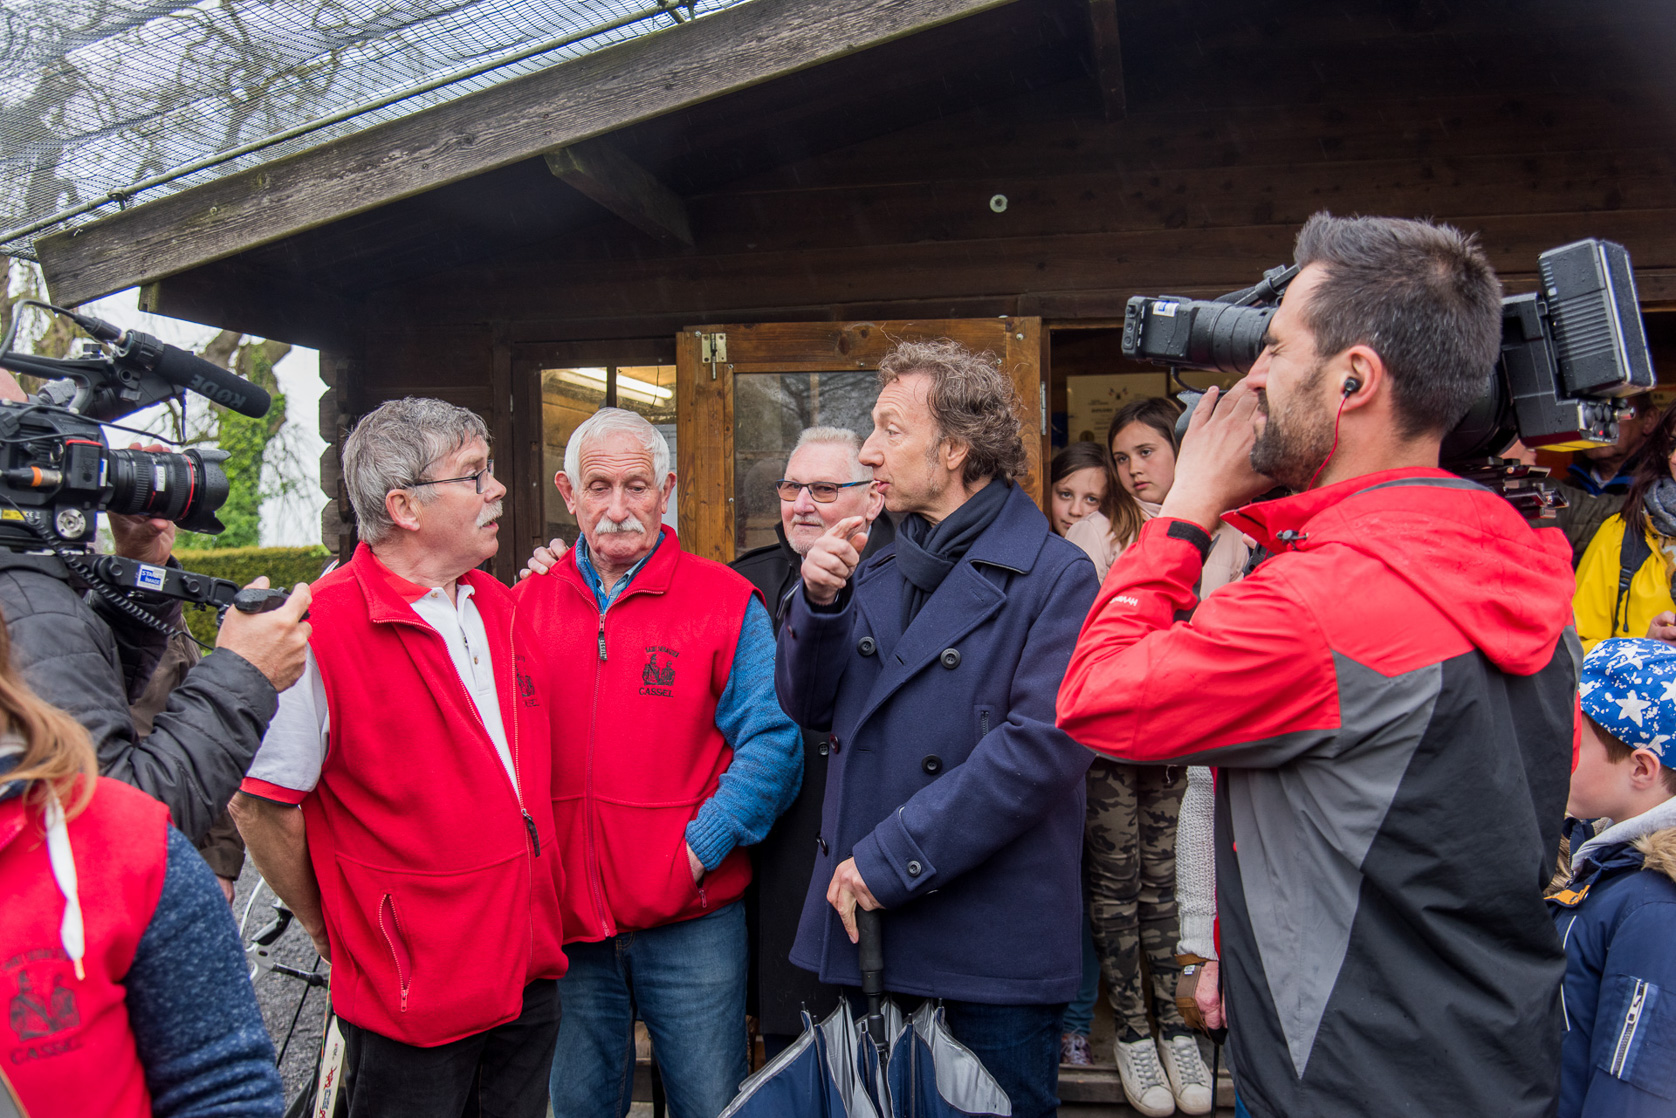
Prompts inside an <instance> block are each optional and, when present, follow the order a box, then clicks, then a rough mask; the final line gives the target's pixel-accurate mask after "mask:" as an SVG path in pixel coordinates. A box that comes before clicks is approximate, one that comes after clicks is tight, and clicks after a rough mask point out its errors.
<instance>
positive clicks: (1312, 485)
mask: <svg viewBox="0 0 1676 1118" xmlns="http://www.w3.org/2000/svg"><path fill="white" fill-rule="evenodd" d="M1349 402H1350V393H1348V392H1346V393H1345V394H1344V395H1343V396H1342V397H1340V398H1339V402H1338V414H1337V415H1335V416H1333V446H1332V449H1331V450H1329V451H1327V457H1325V458H1323V459H1321V464H1320V465H1319V466H1317V467H1315V472H1314V473H1313V474H1310V475H1309V484H1308V485H1306V486H1304V491H1305V492H1306V493H1307V492H1308V491H1309V490H1311V489H1314V488H1315V479H1316V478H1318V477H1320V476H1321V471H1322V470H1325V469H1326V468H1327V463H1328V462H1331V461H1332V460H1333V455H1335V454H1337V453H1338V424H1339V420H1341V419H1343V418H1344V405H1346V404H1348V403H1349Z"/></svg>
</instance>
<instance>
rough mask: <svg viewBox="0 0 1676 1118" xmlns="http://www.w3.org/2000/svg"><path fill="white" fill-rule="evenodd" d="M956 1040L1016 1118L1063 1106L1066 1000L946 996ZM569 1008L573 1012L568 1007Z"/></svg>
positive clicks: (1037, 1116)
mask: <svg viewBox="0 0 1676 1118" xmlns="http://www.w3.org/2000/svg"><path fill="white" fill-rule="evenodd" d="M943 1011H944V1013H945V1015H946V1017H947V1020H948V1023H949V1032H951V1033H953V1034H954V1039H956V1040H958V1041H959V1042H960V1043H962V1044H964V1045H965V1046H966V1047H968V1048H970V1049H971V1050H972V1052H973V1054H974V1055H976V1056H977V1058H978V1059H979V1060H981V1061H983V1066H984V1067H986V1068H988V1069H989V1074H991V1075H993V1076H994V1077H995V1081H996V1082H997V1083H999V1084H1000V1085H1001V1089H1002V1090H1003V1091H1005V1092H1007V1097H1008V1098H1009V1099H1011V1100H1012V1103H1013V1118H1053V1116H1054V1114H1055V1113H1056V1112H1057V1111H1058V1109H1059V1029H1060V1021H1061V1020H1062V1019H1063V1018H1064V1016H1065V1005H1064V1003H1063V1002H1061V1003H1060V1004H1059V1005H984V1004H983V1003H981V1002H953V1001H945V1002H944V1003H943ZM566 1012H567V1013H568V1012H569V1009H568V1007H567V1008H566Z"/></svg>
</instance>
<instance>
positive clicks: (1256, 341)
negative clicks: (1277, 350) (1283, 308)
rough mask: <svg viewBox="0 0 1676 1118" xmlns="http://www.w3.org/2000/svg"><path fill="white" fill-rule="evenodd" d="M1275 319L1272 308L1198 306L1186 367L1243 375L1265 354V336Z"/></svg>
mask: <svg viewBox="0 0 1676 1118" xmlns="http://www.w3.org/2000/svg"><path fill="white" fill-rule="evenodd" d="M1273 317H1274V308H1273V307H1236V306H1232V305H1230V304H1228V303H1199V304H1198V313H1197V314H1196V315H1195V316H1194V318H1193V335H1192V337H1191V339H1189V341H1188V343H1187V363H1188V364H1189V365H1193V366H1196V367H1198V368H1201V369H1216V370H1219V371H1221V372H1224V373H1238V374H1241V375H1243V374H1244V373H1246V372H1248V371H1249V370H1250V369H1251V366H1252V365H1254V364H1256V363H1257V357H1258V355H1259V354H1261V353H1262V352H1263V334H1264V332H1265V331H1266V330H1268V328H1269V319H1271V318H1273Z"/></svg>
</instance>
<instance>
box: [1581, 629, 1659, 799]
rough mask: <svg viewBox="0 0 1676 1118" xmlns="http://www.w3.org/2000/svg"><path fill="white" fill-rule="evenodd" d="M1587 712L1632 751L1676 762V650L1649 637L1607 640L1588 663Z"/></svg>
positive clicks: (1583, 695)
mask: <svg viewBox="0 0 1676 1118" xmlns="http://www.w3.org/2000/svg"><path fill="white" fill-rule="evenodd" d="M1578 697H1579V698H1580V699H1581V701H1582V704H1583V713H1584V714H1586V715H1588V716H1589V717H1590V718H1592V719H1594V720H1595V721H1596V722H1598V723H1600V725H1601V728H1602V729H1604V730H1606V731H1607V732H1609V733H1610V734H1612V736H1613V737H1615V738H1617V739H1618V740H1619V741H1621V742H1623V743H1624V744H1625V745H1627V746H1629V747H1630V748H1631V749H1650V750H1652V751H1653V752H1654V753H1655V754H1657V755H1658V759H1659V763H1660V764H1663V765H1665V766H1667V767H1676V766H1671V762H1672V761H1676V748H1673V746H1672V743H1673V741H1676V646H1672V645H1668V644H1666V643H1664V642H1663V641H1655V640H1648V639H1647V638H1645V637H1640V638H1633V639H1631V638H1626V639H1620V640H1605V641H1601V642H1600V643H1599V644H1597V645H1595V647H1594V651H1593V652H1591V653H1589V655H1588V657H1587V658H1586V659H1585V660H1584V661H1583V679H1582V683H1581V686H1580V687H1579V689H1578Z"/></svg>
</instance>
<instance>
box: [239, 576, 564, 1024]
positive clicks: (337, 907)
mask: <svg viewBox="0 0 1676 1118" xmlns="http://www.w3.org/2000/svg"><path fill="white" fill-rule="evenodd" d="M460 581H461V582H462V583H465V584H467V585H469V586H471V587H472V590H473V598H472V602H473V604H474V605H475V606H476V607H477V610H478V612H479V613H480V614H481V615H482V618H483V626H484V629H485V630H486V631H487V632H488V635H489V649H490V654H491V655H492V656H493V657H494V664H495V677H496V684H497V690H498V691H499V694H500V709H501V720H502V724H503V725H504V727H505V730H506V739H507V745H508V747H509V748H510V750H511V753H512V761H513V767H514V768H515V769H516V770H517V773H518V785H517V787H516V788H514V787H513V784H512V782H511V781H509V780H508V779H507V776H506V768H505V766H503V765H502V764H501V761H500V757H499V755H498V754H497V752H496V750H495V746H494V742H493V741H492V740H491V739H490V737H489V733H488V730H487V729H485V728H484V725H483V720H482V718H481V717H480V716H479V715H478V713H477V708H476V706H475V705H474V704H473V702H472V699H471V695H470V694H469V693H468V692H467V691H466V687H465V684H464V683H463V682H462V681H461V680H460V677H459V673H458V672H457V671H456V670H455V667H454V663H453V661H452V659H451V658H450V657H449V653H448V648H447V646H446V645H445V644H444V642H443V638H442V636H441V635H440V634H439V633H438V632H437V631H436V630H435V629H433V628H431V627H430V626H429V625H427V624H426V623H425V622H424V621H423V620H421V619H420V617H419V616H418V615H417V614H416V613H414V612H413V609H412V607H411V605H410V604H409V599H410V596H411V595H410V594H404V593H403V590H404V588H405V584H402V583H401V582H400V580H398V579H397V578H396V576H395V575H393V574H392V573H391V572H390V571H388V570H387V569H386V568H385V567H384V566H383V564H381V563H379V562H378V560H377V559H376V558H375V557H374V556H373V554H372V552H371V551H370V550H368V549H367V547H366V545H365V544H363V545H362V546H361V547H360V548H359V549H358V550H357V551H356V552H355V557H354V559H352V560H351V561H350V562H349V563H348V564H346V565H345V566H343V567H340V568H339V569H337V570H336V571H333V572H332V573H331V574H329V575H327V576H326V577H325V578H323V579H321V580H320V581H319V582H317V583H315V584H314V598H313V602H312V604H311V605H310V607H309V614H310V620H311V621H312V622H313V624H314V634H313V636H312V637H311V638H310V641H309V647H310V649H311V650H312V651H313V652H314V656H315V660H316V661H317V663H318V664H319V666H320V674H321V678H322V679H323V680H324V682H325V687H326V701H327V707H328V709H329V710H330V717H331V747H330V748H329V749H328V751H327V753H326V759H325V763H324V765H323V766H322V768H321V771H320V780H319V783H318V784H317V785H316V786H315V788H314V791H312V792H310V793H308V794H307V795H301V794H299V793H295V792H288V791H287V790H285V789H281V788H277V787H275V786H273V785H269V784H265V783H263V782H260V781H253V780H250V779H247V780H246V782H245V791H246V792H249V793H251V794H252V795H257V796H262V797H266V798H269V799H279V800H282V801H286V800H288V801H291V802H299V801H300V803H301V804H302V809H303V815H304V818H305V819H306V821H307V824H308V845H309V857H310V859H311V861H312V862H313V866H314V875H315V877H316V878H317V879H318V880H319V883H320V895H321V907H322V908H323V909H324V912H325V918H326V932H327V936H328V938H329V940H330V942H331V946H332V1007H333V1009H335V1010H336V1011H337V1013H338V1015H339V1016H341V1017H342V1018H343V1019H344V1020H346V1021H349V1022H351V1023H353V1024H356V1025H360V1026H361V1027H362V1028H365V1029H370V1030H372V1031H373V1032H375V1033H378V1034H380V1035H381V1036H386V1037H389V1038H391V1039H392V1040H399V1041H401V1042H402V1043H404V1044H412V1045H418V1046H422V1047H431V1046H435V1045H439V1044H446V1043H448V1042H450V1041H454V1040H459V1039H461V1038H462V1037H466V1036H470V1035H472V1034H474V1033H480V1032H483V1031H484V1030H486V1029H490V1028H493V1027H494V1026H496V1025H500V1024H504V1023H506V1022H508V1021H511V1020H513V1019H515V1018H516V1017H517V1016H518V1015H519V1014H520V1013H521V1012H522V1011H523V1004H524V987H525V986H526V985H528V984H529V983H530V982H533V981H535V980H536V979H540V978H557V977H559V976H561V975H563V974H564V972H565V965H566V963H565V957H564V951H563V948H562V946H561V944H562V943H563V932H562V927H563V924H562V920H561V917H560V908H559V901H558V895H559V893H560V891H561V890H562V884H561V882H562V876H561V874H562V870H561V868H560V867H561V862H560V853H559V850H558V849H557V846H556V844H555V842H554V832H553V824H552V814H551V808H550V804H549V796H550V788H551V764H552V749H551V745H550V742H549V736H548V723H547V707H546V705H545V696H546V695H547V693H548V689H547V688H546V687H545V686H543V685H541V683H540V682H539V680H540V679H541V676H542V672H543V670H544V669H543V667H542V665H541V664H540V663H539V662H538V660H537V659H536V658H535V657H534V656H532V655H531V650H532V649H534V648H535V647H536V644H535V640H534V637H533V634H532V632H531V631H530V629H529V628H528V624H527V619H526V618H525V617H523V616H522V615H521V614H518V613H516V611H515V609H514V606H515V602H514V601H513V598H512V594H511V592H510V591H509V590H507V589H506V587H504V586H502V585H501V584H500V583H499V582H497V581H495V579H493V578H492V577H490V576H489V575H486V574H484V573H482V572H481V571H470V572H468V573H466V574H465V575H464V576H462V577H461V579H460Z"/></svg>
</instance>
